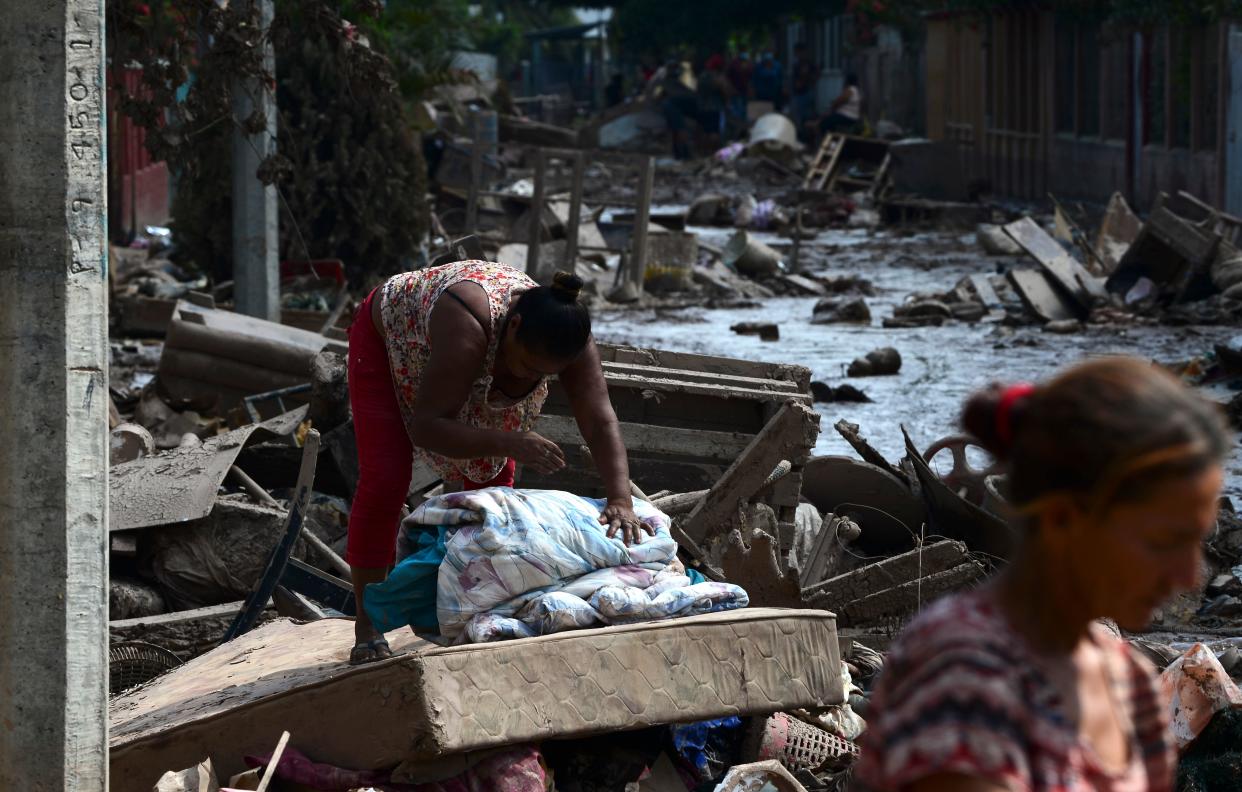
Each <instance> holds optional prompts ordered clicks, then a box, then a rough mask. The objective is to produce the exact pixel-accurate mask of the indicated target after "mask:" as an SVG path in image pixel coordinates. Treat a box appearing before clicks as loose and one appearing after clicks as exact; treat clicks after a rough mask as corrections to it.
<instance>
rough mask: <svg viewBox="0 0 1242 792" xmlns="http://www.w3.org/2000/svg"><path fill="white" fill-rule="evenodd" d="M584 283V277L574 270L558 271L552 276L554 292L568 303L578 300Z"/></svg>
mask: <svg viewBox="0 0 1242 792" xmlns="http://www.w3.org/2000/svg"><path fill="white" fill-rule="evenodd" d="M582 284H583V280H582V278H579V277H578V276H577V275H574V274H573V273H572V272H557V273H556V274H555V275H553V276H552V293H553V294H555V295H556V296H557V297H559V298H560V299H561V300H564V301H565V302H567V303H571V302H577V300H578V295H579V294H581V293H582Z"/></svg>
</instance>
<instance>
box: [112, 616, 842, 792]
mask: <svg viewBox="0 0 1242 792" xmlns="http://www.w3.org/2000/svg"><path fill="white" fill-rule="evenodd" d="M388 638H389V643H390V645H391V647H392V650H393V653H394V656H393V657H392V658H389V659H386V660H380V661H377V662H374V663H367V664H364V665H359V666H351V665H349V664H348V657H349V651H350V648H351V647H352V646H353V644H354V626H353V622H352V621H350V620H344V619H323V620H321V621H316V622H311V623H309V624H303V625H297V624H294V623H292V622H288V621H283V620H282V621H277V622H274V623H271V624H268V625H265V626H263V627H260V628H258V629H256V630H253V631H251V632H249V633H247V634H246V635H244V636H242V637H240V638H238V639H236V640H235V641H233V642H231V643H228V644H225V645H224V646H221V647H219V648H218V649H215V650H213V651H211V652H209V653H207V654H206V655H203V656H201V657H199V658H197V659H195V660H192V661H191V662H189V663H187V664H186V665H184V666H181V667H179V668H177V669H176V670H174V671H172V672H170V673H168V674H166V675H164V676H162V677H159V678H158V679H156V680H154V681H152V682H151V683H150V684H148V685H145V686H143V687H141V688H137V689H135V690H132V691H129V692H127V693H125V694H124V695H122V696H119V697H117V698H114V699H112V700H111V701H110V702H109V743H110V751H109V762H110V767H111V775H112V789H113V790H114V792H131V790H132V792H149V790H150V789H151V787H152V785H153V784H154V783H155V779H157V778H159V776H160V775H161V774H162V773H163V772H164V771H165V770H167V769H168V768H170V767H187V766H191V765H193V764H194V763H195V762H198V761H200V760H201V759H202V757H203V754H204V753H207V752H208V747H209V752H210V753H211V755H212V756H213V757H214V758H215V759H216V760H217V761H219V762H221V766H220V767H219V768H217V769H218V770H220V771H221V772H222V774H226V775H227V774H230V773H232V772H235V771H237V770H241V769H243V768H242V767H241V758H242V757H243V756H244V755H246V754H247V753H255V752H257V751H261V750H265V749H267V748H269V747H270V746H271V745H272V744H273V743H274V742H275V740H276V739H277V737H279V735H280V733H281V732H282V731H283V730H285V729H288V728H290V726H291V725H293V726H296V732H297V747H298V749H299V750H301V751H303V752H305V753H306V754H307V755H309V756H313V757H314V758H315V759H316V760H317V761H321V762H327V763H329V764H335V765H338V766H344V767H351V768H355V769H359V770H373V769H381V768H387V767H392V766H394V765H396V764H398V763H400V762H402V761H404V760H406V759H411V760H418V759H430V758H434V757H438V756H444V755H448V754H456V753H461V752H465V751H473V750H484V749H488V748H493V747H501V746H505V745H514V744H520V743H526V742H540V741H542V740H544V739H551V738H570V737H578V736H586V735H590V734H603V733H609V732H613V731H621V730H628V729H636V728H644V727H648V726H654V725H659V724H664V723H676V722H688V721H701V720H708V719H712V718H720V717H727V716H731V715H739V716H746V715H761V714H763V715H766V714H770V713H772V712H780V711H786V710H789V709H792V708H798V707H807V708H816V707H822V706H828V705H832V704H837V703H840V702H842V701H843V700H844V691H843V690H842V687H841V681H840V675H839V674H838V673H837V670H838V669H839V668H840V649H839V646H838V642H837V638H836V629H835V617H834V616H833V615H832V614H831V613H827V612H825V611H815V610H782V609H765V608H744V609H741V610H735V611H729V612H726V613H713V614H707V615H703V616H694V617H690V618H685V619H670V620H667V621H661V622H648V623H644V624H635V625H627V626H618V627H604V628H599V629H590V630H571V631H568V632H561V633H556V634H554V635H546V636H542V637H538V638H528V639H521V640H515V641H501V642H497V643H487V644H468V645H465V646H452V647H447V646H438V645H436V644H434V643H431V642H430V641H428V640H425V639H423V638H420V637H417V636H415V635H413V634H412V633H410V632H409V631H408V630H397V631H394V632H393V633H390V634H389V636H388ZM351 724H352V725H353V726H350V725H351ZM363 725H365V728H363V727H362V726H363Z"/></svg>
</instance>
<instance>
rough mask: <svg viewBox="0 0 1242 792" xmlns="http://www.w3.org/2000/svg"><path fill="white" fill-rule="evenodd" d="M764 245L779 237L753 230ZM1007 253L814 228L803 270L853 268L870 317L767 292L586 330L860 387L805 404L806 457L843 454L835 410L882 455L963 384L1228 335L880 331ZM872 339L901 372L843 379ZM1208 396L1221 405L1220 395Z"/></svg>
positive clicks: (944, 237)
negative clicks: (898, 362) (818, 421)
mask: <svg viewBox="0 0 1242 792" xmlns="http://www.w3.org/2000/svg"><path fill="white" fill-rule="evenodd" d="M691 230H693V231H695V232H696V233H699V234H700V236H701V238H703V239H704V240H705V241H708V242H711V243H713V244H723V242H724V240H725V239H727V238H728V236H729V234H730V233H731V232H730V230H728V229H715V228H694V229H691ZM759 236H760V238H761V239H764V240H765V241H767V242H769V243H770V244H773V245H776V244H788V241H787V240H782V239H780V238H779V237H776V236H765V235H762V234H760V235H759ZM1019 262H1020V260H1019V259H1015V258H1011V257H996V256H988V255H986V254H984V253H983V252H982V251H981V250H980V249H979V247H978V245H977V244H976V242H975V239H974V235H973V234H956V233H922V234H903V233H900V232H894V231H882V230H881V231H867V230H839V231H828V232H825V233H823V234H821V235H820V236H819V237H818V238H817V239H816V240H815V242H814V243H813V244H812V245H810V246H808V247H806V248H804V250H803V268H804V269H805V270H806V271H809V272H814V273H816V274H820V273H822V274H825V275H830V276H839V275H859V276H862V277H864V278H867V279H869V280H871V281H872V282H873V283H874V285H875V287H876V291H877V293H876V296H875V297H869V298H866V299H867V303H868V304H869V306H870V307H871V313H872V321H871V324H870V325H867V326H862V325H843V324H836V325H813V324H811V323H810V318H811V312H812V308H813V306H814V305H815V303H816V298H814V297H779V298H773V299H768V300H765V301H763V304H762V305H761V306H760V307H754V308H739V309H707V308H686V309H674V310H669V309H654V310H610V311H603V312H601V313H599V315H598V316H597V318H596V320H595V325H596V334H597V336H598V337H599V338H600V339H601V340H603V341H607V342H612V343H630V344H634V345H637V346H655V347H660V348H665V349H672V350H679V351H686V352H699V353H703V354H712V355H727V356H732V357H740V358H748V359H753V360H765V361H778V362H790V363H798V364H801V365H804V366H807V367H809V368H810V369H811V372H812V377H813V379H816V380H822V381H824V382H826V383H828V384H830V385H839V384H841V383H844V382H849V383H851V384H853V385H855V386H856V387H859V388H861V389H862V390H863V391H864V392H865V393H866V394H867V395H868V396H869V397H870V398H871V399H872V400H873V401H872V403H870V404H853V403H829V404H817V405H816V409H817V410H819V412H820V413H821V414H822V415H823V418H824V420H823V423H822V428H823V431H822V432H821V434H820V440H819V445H818V446H817V448H816V452H817V453H821V454H853V451H852V449H850V448H849V446H848V445H847V444H846V443H845V441H844V440H842V439H841V438H840V437H839V436H838V435H837V433H836V432H835V431H833V429H832V424H833V423H835V422H836V421H837V420H838V419H841V418H844V419H846V420H848V421H851V422H853V423H856V424H859V425H860V426H861V427H862V431H863V435H864V436H865V437H867V438H868V439H869V440H870V441H871V442H872V444H873V445H875V446H876V447H877V448H878V449H879V450H880V451H881V452H882V453H884V454H885V455H886V456H888V457H889V458H890V459H892V460H896V459H898V458H900V457H901V456H902V455H903V454H904V446H903V441H902V437H901V431H900V428H899V427H900V425H902V424H904V425H905V426H906V428H907V429H908V430H909V431H910V434H911V437H912V438H913V439H914V441H915V443H916V444H918V445H919V446H921V447H926V446H927V445H930V444H931V443H932V442H933V441H935V440H937V439H939V438H941V437H944V436H946V435H950V434H954V433H956V432H957V418H958V411H959V410H960V408H961V405H962V403H963V400H964V399H965V398H966V396H967V395H968V394H969V393H970V392H971V391H972V390H973V389H975V388H978V387H980V386H983V385H986V384H987V383H988V382H990V381H993V380H1000V381H1006V382H1008V381H1025V380H1040V379H1043V378H1045V377H1047V376H1049V375H1050V374H1052V373H1053V372H1055V371H1056V370H1057V369H1059V368H1061V367H1063V366H1065V365H1067V364H1070V363H1073V362H1074V361H1077V360H1081V359H1083V358H1087V357H1091V356H1096V355H1107V354H1126V355H1135V356H1138V357H1142V358H1145V359H1150V360H1154V361H1158V362H1161V363H1172V362H1175V361H1184V360H1187V359H1190V358H1193V357H1196V356H1198V355H1202V354H1204V353H1207V352H1209V351H1211V349H1212V348H1213V345H1214V344H1216V343H1218V342H1222V341H1224V340H1226V339H1228V338H1231V337H1233V336H1235V335H1237V334H1238V332H1239V331H1238V330H1237V329H1236V328H1230V327H1219V326H1215V327H1170V326H1116V325H1103V326H1088V327H1087V328H1086V329H1085V331H1083V332H1082V333H1079V334H1075V335H1068V336H1066V335H1054V334H1050V333H1045V332H1043V331H1042V330H1041V329H1040V328H1039V327H1037V326H1031V327H1018V328H1012V327H1006V326H1003V325H1001V324H986V323H975V324H968V323H964V322H950V323H948V324H946V325H944V326H941V327H926V328H917V329H885V328H883V327H881V321H882V320H883V319H884V318H885V317H888V316H891V315H892V309H893V307H894V306H895V305H898V304H899V303H901V301H902V300H903V299H904V298H905V297H906V296H907V295H908V294H910V293H911V292H936V291H947V290H949V289H952V288H953V286H954V284H956V283H957V282H958V281H959V280H960V279H961V278H962V277H963V276H966V275H971V274H976V273H989V272H996V271H998V268H1003V267H1008V266H1011V265H1013V264H1015V263H1019ZM753 321H765V322H776V323H777V324H778V325H779V326H780V334H781V337H780V340H779V341H776V342H764V341H761V340H759V338H758V337H757V336H741V335H737V334H735V333H733V332H731V331H730V330H729V328H730V326H731V325H733V324H735V323H737V322H753ZM884 346H892V347H895V348H896V349H897V350H898V351H899V352H900V353H901V355H902V358H903V366H902V369H901V372H900V373H899V374H897V375H896V376H890V377H868V378H849V377H847V376H846V375H845V369H846V367H847V366H848V364H849V362H850V361H851V360H853V359H854V358H855V357H859V356H861V355H864V354H866V353H867V352H868V351H870V350H872V349H875V348H878V347H884ZM1209 395H1210V396H1212V397H1213V398H1216V399H1218V400H1220V401H1226V400H1227V399H1228V397H1229V395H1230V394H1229V393H1228V392H1227V391H1224V390H1219V389H1218V390H1215V391H1212V392H1210V393H1209ZM1226 494H1228V495H1231V496H1233V497H1234V498H1235V501H1236V500H1237V498H1238V496H1239V495H1242V454H1239V452H1238V451H1237V450H1235V451H1234V453H1233V455H1232V456H1231V459H1230V462H1229V476H1228V480H1227V484H1226Z"/></svg>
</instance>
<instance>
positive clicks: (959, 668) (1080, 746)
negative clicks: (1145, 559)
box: [855, 588, 1176, 792]
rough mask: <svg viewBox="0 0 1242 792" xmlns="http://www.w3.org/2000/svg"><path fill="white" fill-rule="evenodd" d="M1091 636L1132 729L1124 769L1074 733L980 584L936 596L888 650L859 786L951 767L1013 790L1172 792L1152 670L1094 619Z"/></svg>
mask: <svg viewBox="0 0 1242 792" xmlns="http://www.w3.org/2000/svg"><path fill="white" fill-rule="evenodd" d="M1092 640H1094V641H1095V642H1096V644H1097V645H1098V646H1100V647H1101V648H1103V649H1104V650H1105V659H1106V662H1107V663H1108V666H1109V668H1110V669H1111V675H1110V677H1111V679H1112V684H1113V694H1114V695H1113V700H1114V701H1116V702H1118V703H1120V705H1121V706H1122V707H1123V709H1124V711H1123V712H1122V713H1119V715H1121V716H1122V722H1123V723H1125V722H1127V721H1128V722H1129V723H1130V724H1131V725H1132V726H1131V729H1130V731H1131V744H1130V757H1131V761H1130V765H1129V767H1128V768H1126V769H1125V770H1123V771H1121V772H1115V771H1111V770H1110V769H1109V768H1107V767H1105V766H1103V765H1102V764H1101V762H1100V760H1099V759H1098V757H1097V755H1096V753H1095V751H1094V750H1093V749H1092V747H1091V746H1090V745H1088V744H1086V743H1084V742H1083V741H1082V740H1081V739H1080V738H1079V736H1078V733H1077V728H1076V725H1075V724H1074V723H1072V722H1071V721H1070V719H1069V717H1068V716H1067V715H1066V708H1065V704H1064V702H1063V701H1062V697H1061V693H1060V692H1059V691H1058V689H1057V688H1056V687H1055V686H1054V685H1053V684H1052V683H1051V681H1050V680H1049V679H1048V677H1047V675H1046V674H1045V673H1044V671H1043V670H1042V669H1041V662H1042V661H1041V660H1040V658H1039V656H1037V655H1036V654H1035V653H1034V651H1033V650H1032V649H1031V648H1030V647H1029V646H1028V645H1027V643H1026V641H1025V639H1024V638H1022V636H1020V635H1019V634H1017V633H1016V632H1014V631H1013V629H1012V628H1010V627H1009V624H1008V622H1007V621H1006V620H1005V619H1004V617H1003V615H1002V614H1001V613H1000V611H999V609H998V608H997V606H996V605H995V603H994V601H993V600H991V599H990V595H989V592H988V589H986V588H985V589H981V590H979V591H974V592H971V593H969V594H964V595H960V596H954V597H948V598H946V599H943V600H941V601H939V602H937V603H935V604H934V605H932V606H931V607H930V608H928V609H927V610H926V611H924V612H923V613H922V614H921V615H920V616H919V617H918V618H916V619H915V620H914V621H913V622H911V624H910V626H909V627H908V628H907V629H906V631H905V632H904V633H903V634H902V636H901V638H900V639H899V640H898V642H897V643H896V644H895V645H894V647H893V650H892V651H891V652H890V654H889V658H888V662H887V663H886V665H885V668H884V672H883V674H882V676H881V677H880V680H879V682H878V687H877V689H876V692H875V694H874V696H873V698H872V704H871V707H870V709H871V711H872V712H874V713H875V719H874V720H873V721H871V723H870V727H869V729H868V731H867V733H866V735H865V736H864V737H863V746H862V756H861V757H860V759H859V763H858V765H857V767H856V771H855V778H856V780H857V781H858V782H860V784H859V787H861V788H862V789H867V790H874V791H875V792H899V791H900V790H902V789H904V788H905V787H907V786H908V785H910V784H911V783H913V782H915V781H918V780H920V779H923V778H927V777H929V776H933V775H937V774H940V773H960V774H964V775H969V776H974V777H977V778H983V779H986V780H989V781H992V782H995V783H998V784H1002V785H1004V786H1005V787H1006V788H1008V789H1011V790H1014V791H1015V792H1169V790H1171V789H1172V788H1173V773H1174V770H1175V764H1174V762H1175V758H1176V757H1175V753H1174V748H1173V741H1172V736H1171V735H1170V733H1169V728H1168V727H1169V724H1168V708H1167V706H1166V705H1165V702H1164V700H1163V698H1162V696H1161V695H1160V692H1159V685H1158V683H1157V678H1156V675H1155V670H1154V669H1153V668H1152V667H1151V666H1150V664H1149V663H1148V662H1147V660H1146V659H1145V658H1142V657H1140V656H1138V655H1137V654H1136V653H1135V652H1134V651H1133V650H1132V649H1131V648H1130V646H1129V645H1128V644H1127V643H1126V642H1125V641H1122V640H1120V639H1118V638H1117V637H1116V636H1114V635H1113V634H1111V633H1109V632H1108V631H1107V630H1106V629H1104V628H1103V627H1102V626H1099V625H1093V626H1092Z"/></svg>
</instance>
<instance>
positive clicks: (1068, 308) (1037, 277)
mask: <svg viewBox="0 0 1242 792" xmlns="http://www.w3.org/2000/svg"><path fill="white" fill-rule="evenodd" d="M1006 277H1007V278H1009V283H1010V284H1011V285H1012V286H1013V288H1014V290H1015V291H1017V292H1018V296H1019V297H1021V298H1022V303H1023V304H1024V305H1026V307H1027V308H1029V309H1030V310H1031V313H1033V314H1035V316H1037V317H1038V318H1039V319H1040V320H1041V321H1044V322H1060V321H1064V320H1066V319H1080V318H1082V317H1084V316H1086V311H1085V310H1084V309H1082V308H1081V306H1080V305H1079V304H1077V303H1075V302H1071V301H1070V300H1069V299H1068V298H1066V297H1062V296H1061V293H1060V291H1058V290H1057V289H1055V288H1053V286H1052V284H1050V283H1049V282H1048V279H1047V278H1046V277H1045V276H1044V273H1043V272H1040V271H1039V270H1019V269H1013V270H1009V272H1008V273H1006Z"/></svg>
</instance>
